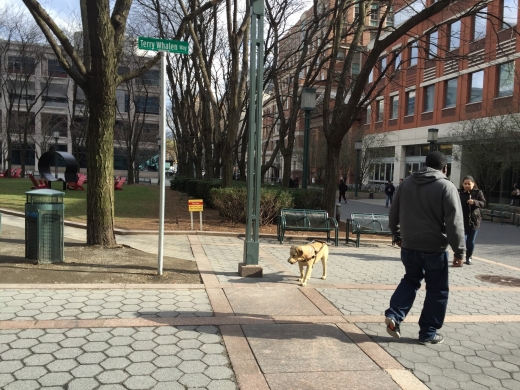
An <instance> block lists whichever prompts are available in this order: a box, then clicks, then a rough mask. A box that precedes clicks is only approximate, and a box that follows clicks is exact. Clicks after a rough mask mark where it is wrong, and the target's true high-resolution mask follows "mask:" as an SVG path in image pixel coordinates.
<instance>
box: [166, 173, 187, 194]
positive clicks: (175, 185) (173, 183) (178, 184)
mask: <svg viewBox="0 0 520 390" xmlns="http://www.w3.org/2000/svg"><path fill="white" fill-rule="evenodd" d="M188 180H190V178H189V177H182V176H178V175H175V178H174V179H173V180H170V188H171V189H172V190H176V191H179V192H186V182H187V181H188Z"/></svg>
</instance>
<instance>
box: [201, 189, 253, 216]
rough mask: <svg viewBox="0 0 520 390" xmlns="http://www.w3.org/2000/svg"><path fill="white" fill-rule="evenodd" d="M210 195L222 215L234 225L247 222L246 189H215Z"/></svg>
mask: <svg viewBox="0 0 520 390" xmlns="http://www.w3.org/2000/svg"><path fill="white" fill-rule="evenodd" d="M210 193H211V201H212V203H213V204H214V205H215V208H216V209H217V210H218V211H219V213H220V215H222V216H223V217H224V218H226V219H227V220H229V221H231V222H233V223H237V222H242V221H245V220H246V211H245V210H246V207H245V206H246V199H247V189H246V188H233V187H228V188H213V189H212V190H210Z"/></svg>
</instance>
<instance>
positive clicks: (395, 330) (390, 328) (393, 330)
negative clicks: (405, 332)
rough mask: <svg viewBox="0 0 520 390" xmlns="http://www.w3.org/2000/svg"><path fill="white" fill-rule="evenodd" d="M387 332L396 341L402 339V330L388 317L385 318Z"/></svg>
mask: <svg viewBox="0 0 520 390" xmlns="http://www.w3.org/2000/svg"><path fill="white" fill-rule="evenodd" d="M385 324H386V331H387V332H388V334H389V335H390V336H392V337H395V338H396V339H400V338H401V329H399V325H397V324H396V323H395V321H394V319H393V318H390V317H386V318H385Z"/></svg>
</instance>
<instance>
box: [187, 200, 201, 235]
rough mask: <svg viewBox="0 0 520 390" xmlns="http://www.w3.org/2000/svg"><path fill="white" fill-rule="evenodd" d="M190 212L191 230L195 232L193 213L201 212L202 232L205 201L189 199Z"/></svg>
mask: <svg viewBox="0 0 520 390" xmlns="http://www.w3.org/2000/svg"><path fill="white" fill-rule="evenodd" d="M188 211H189V212H190V217H191V230H193V212H199V215H200V230H202V211H204V201H203V200H202V199H188Z"/></svg>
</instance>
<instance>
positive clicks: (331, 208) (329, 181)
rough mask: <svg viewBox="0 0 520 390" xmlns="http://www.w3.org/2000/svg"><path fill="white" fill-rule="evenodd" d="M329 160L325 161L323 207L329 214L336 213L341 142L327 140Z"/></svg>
mask: <svg viewBox="0 0 520 390" xmlns="http://www.w3.org/2000/svg"><path fill="white" fill-rule="evenodd" d="M327 146H328V147H327V160H326V163H325V185H324V187H323V205H322V207H323V209H324V210H327V212H328V213H329V216H334V215H335V212H336V211H335V206H336V188H337V185H336V178H337V177H338V164H339V152H340V149H341V142H334V143H329V142H328V140H327Z"/></svg>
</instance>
